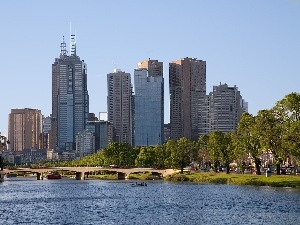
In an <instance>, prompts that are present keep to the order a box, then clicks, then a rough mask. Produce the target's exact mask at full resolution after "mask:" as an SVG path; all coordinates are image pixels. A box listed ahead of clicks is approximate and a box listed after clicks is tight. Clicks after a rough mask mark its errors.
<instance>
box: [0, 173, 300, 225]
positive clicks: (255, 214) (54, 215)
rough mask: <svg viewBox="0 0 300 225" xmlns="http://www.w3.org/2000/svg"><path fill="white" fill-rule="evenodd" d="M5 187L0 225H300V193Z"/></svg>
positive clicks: (23, 183)
mask: <svg viewBox="0 0 300 225" xmlns="http://www.w3.org/2000/svg"><path fill="white" fill-rule="evenodd" d="M131 183H133V181H130V180H123V181H108V180H92V179H87V180H84V181H80V180H74V179H68V178H63V179H61V180H36V178H6V179H5V181H4V182H3V183H0V204H1V206H0V224H62V225H67V224H68V225H71V224H104V225H109V224H124V225H125V224H126V225H127V224H128V225H134V224H143V225H146V224H172V225H173V224H178V225H179V224H180V225H185V224H187V225H190V224H218V225H219V224H272V225H276V224H280V225H282V224H293V225H294V224H300V190H299V189H293V188H273V187H254V186H235V185H212V184H190V183H171V182H164V181H149V182H147V184H148V185H147V186H146V187H131V185H130V184H131Z"/></svg>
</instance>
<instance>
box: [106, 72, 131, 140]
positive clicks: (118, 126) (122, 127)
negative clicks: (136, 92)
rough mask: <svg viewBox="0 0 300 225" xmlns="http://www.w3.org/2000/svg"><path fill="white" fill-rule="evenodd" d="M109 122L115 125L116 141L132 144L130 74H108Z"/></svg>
mask: <svg viewBox="0 0 300 225" xmlns="http://www.w3.org/2000/svg"><path fill="white" fill-rule="evenodd" d="M107 92H108V93H107V109H108V121H109V122H111V123H112V124H113V128H114V141H115V142H119V143H122V142H127V143H129V144H132V106H131V97H132V87H131V75H130V73H125V72H122V71H121V70H118V69H115V70H114V72H113V73H109V74H107Z"/></svg>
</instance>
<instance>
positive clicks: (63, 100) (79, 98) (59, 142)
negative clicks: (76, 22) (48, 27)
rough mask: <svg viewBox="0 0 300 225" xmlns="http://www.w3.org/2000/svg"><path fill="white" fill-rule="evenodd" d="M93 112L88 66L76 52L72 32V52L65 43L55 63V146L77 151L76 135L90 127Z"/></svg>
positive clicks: (53, 93) (53, 108) (53, 89)
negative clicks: (90, 111) (68, 52)
mask: <svg viewBox="0 0 300 225" xmlns="http://www.w3.org/2000/svg"><path fill="white" fill-rule="evenodd" d="M88 115H89V95H88V90H87V65H86V63H85V62H84V61H83V60H81V59H80V57H79V56H78V55H77V54H76V42H75V35H71V48H70V55H68V54H67V50H66V43H65V41H64V40H63V42H62V43H61V52H60V57H59V58H56V59H55V62H54V63H53V64H52V118H51V145H50V147H51V148H52V149H56V150H58V151H72V150H75V137H76V135H77V134H78V133H79V132H81V131H83V130H84V129H85V127H86V124H87V121H88Z"/></svg>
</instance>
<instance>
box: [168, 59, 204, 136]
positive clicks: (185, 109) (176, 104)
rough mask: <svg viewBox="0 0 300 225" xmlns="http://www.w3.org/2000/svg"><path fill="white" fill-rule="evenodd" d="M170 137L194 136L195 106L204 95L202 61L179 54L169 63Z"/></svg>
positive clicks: (196, 124) (196, 134) (196, 114)
mask: <svg viewBox="0 0 300 225" xmlns="http://www.w3.org/2000/svg"><path fill="white" fill-rule="evenodd" d="M169 89H170V124H171V127H170V130H171V139H172V140H178V139H180V138H181V137H186V138H189V139H192V140H197V139H198V133H199V115H198V113H199V107H200V104H201V101H199V99H204V98H205V95H206V62H205V61H202V60H198V59H196V58H183V59H180V60H177V61H173V62H170V63H169Z"/></svg>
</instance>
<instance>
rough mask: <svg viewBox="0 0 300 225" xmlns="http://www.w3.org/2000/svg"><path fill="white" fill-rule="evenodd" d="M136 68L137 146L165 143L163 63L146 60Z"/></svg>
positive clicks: (135, 134)
mask: <svg viewBox="0 0 300 225" xmlns="http://www.w3.org/2000/svg"><path fill="white" fill-rule="evenodd" d="M138 67H139V68H138V69H135V70H134V89H135V110H134V113H135V117H134V141H135V145H136V146H149V145H151V146H155V145H162V144H163V143H164V78H163V63H162V62H158V61H157V60H150V59H149V60H146V61H143V62H140V63H138Z"/></svg>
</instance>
